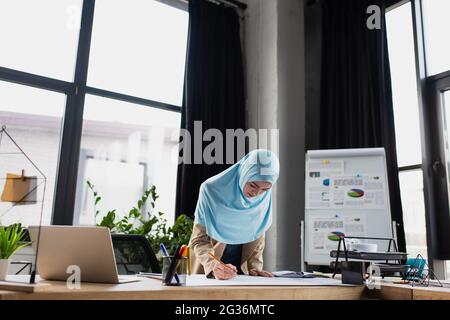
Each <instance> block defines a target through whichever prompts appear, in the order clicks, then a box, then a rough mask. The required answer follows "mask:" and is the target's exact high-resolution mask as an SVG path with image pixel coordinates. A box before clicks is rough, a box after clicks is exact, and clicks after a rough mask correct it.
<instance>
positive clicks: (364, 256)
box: [330, 250, 408, 261]
mask: <svg viewBox="0 0 450 320" xmlns="http://www.w3.org/2000/svg"><path fill="white" fill-rule="evenodd" d="M337 256H338V250H333V251H331V252H330V257H331V258H336V257H337ZM339 258H342V259H345V258H347V259H356V260H367V261H377V260H379V261H383V260H386V261H389V260H406V259H407V258H408V254H407V253H405V252H362V251H347V252H345V251H342V250H339Z"/></svg>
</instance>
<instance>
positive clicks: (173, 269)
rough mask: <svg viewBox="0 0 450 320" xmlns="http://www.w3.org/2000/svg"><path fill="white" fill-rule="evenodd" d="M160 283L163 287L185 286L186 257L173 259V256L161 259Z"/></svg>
mask: <svg viewBox="0 0 450 320" xmlns="http://www.w3.org/2000/svg"><path fill="white" fill-rule="evenodd" d="M162 259H163V267H162V283H163V285H165V286H185V285H186V270H187V257H181V258H179V259H176V260H174V259H175V257H173V256H168V257H163V258H162Z"/></svg>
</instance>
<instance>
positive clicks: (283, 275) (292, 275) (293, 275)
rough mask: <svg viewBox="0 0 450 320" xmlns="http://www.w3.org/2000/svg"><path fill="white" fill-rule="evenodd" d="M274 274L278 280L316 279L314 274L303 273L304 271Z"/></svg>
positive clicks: (276, 272)
mask: <svg viewBox="0 0 450 320" xmlns="http://www.w3.org/2000/svg"><path fill="white" fill-rule="evenodd" d="M272 274H273V275H274V276H275V277H277V278H315V277H316V276H315V275H314V274H313V273H309V272H302V271H289V270H283V271H275V272H272Z"/></svg>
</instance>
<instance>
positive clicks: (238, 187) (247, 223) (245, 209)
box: [195, 150, 280, 244]
mask: <svg viewBox="0 0 450 320" xmlns="http://www.w3.org/2000/svg"><path fill="white" fill-rule="evenodd" d="M279 171H280V164H279V161H278V158H277V156H276V155H275V154H274V153H272V152H271V151H268V150H254V151H252V152H250V153H249V154H247V155H246V156H245V157H244V158H242V159H241V160H240V161H239V162H237V163H236V164H234V165H233V166H231V167H230V168H228V169H227V170H225V171H223V172H222V173H220V174H218V175H216V176H214V177H211V178H209V179H208V180H206V181H205V182H203V184H202V185H201V186H200V193H199V198H198V202H197V208H196V209H195V223H196V224H200V225H202V226H204V227H205V228H206V233H207V234H208V235H209V236H210V237H211V238H213V239H216V240H218V241H220V242H222V243H225V244H244V243H249V242H252V241H254V240H256V239H258V238H259V237H260V236H261V235H262V234H263V233H264V232H266V231H267V229H269V227H270V226H271V224H272V188H270V189H269V190H267V191H266V192H264V193H262V194H260V195H258V196H256V197H253V198H247V197H246V196H245V195H244V186H245V184H246V183H247V182H251V181H267V182H270V183H271V184H272V186H273V185H274V184H275V182H276V181H277V179H278V174H279Z"/></svg>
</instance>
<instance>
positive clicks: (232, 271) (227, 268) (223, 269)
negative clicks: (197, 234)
mask: <svg viewBox="0 0 450 320" xmlns="http://www.w3.org/2000/svg"><path fill="white" fill-rule="evenodd" d="M208 255H209V256H210V257H211V258H213V259H214V260H215V261H216V262H217V263H218V264H217V265H216V267H215V270H214V277H215V278H216V279H218V280H227V279H231V278H234V277H235V276H236V275H237V270H236V267H235V266H232V265H227V264H225V263H223V262H222V261H221V260H220V259H219V258H218V257H216V256H215V255H214V254H212V253H210V252H209V253H208ZM217 269H218V270H217ZM217 271H220V273H219V272H217ZM221 273H223V274H222V275H221ZM227 274H228V275H227Z"/></svg>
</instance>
